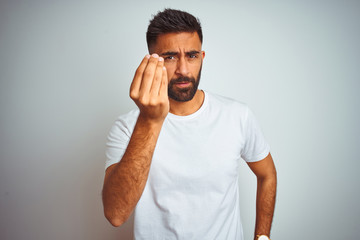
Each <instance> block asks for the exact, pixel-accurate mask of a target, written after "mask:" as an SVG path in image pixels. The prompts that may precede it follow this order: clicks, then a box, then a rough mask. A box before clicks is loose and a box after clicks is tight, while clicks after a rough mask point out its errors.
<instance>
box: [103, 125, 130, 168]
mask: <svg viewBox="0 0 360 240" xmlns="http://www.w3.org/2000/svg"><path fill="white" fill-rule="evenodd" d="M130 137H131V130H130V129H129V127H128V126H127V124H126V123H125V122H124V121H123V120H122V119H121V118H119V119H118V120H117V121H116V122H115V124H114V125H113V126H112V128H111V129H110V131H109V134H108V137H107V143H106V151H105V155H106V161H105V169H107V168H108V167H109V166H111V165H112V164H115V163H118V162H120V160H121V158H122V157H123V155H124V153H125V151H126V148H127V146H128V143H129V141H130Z"/></svg>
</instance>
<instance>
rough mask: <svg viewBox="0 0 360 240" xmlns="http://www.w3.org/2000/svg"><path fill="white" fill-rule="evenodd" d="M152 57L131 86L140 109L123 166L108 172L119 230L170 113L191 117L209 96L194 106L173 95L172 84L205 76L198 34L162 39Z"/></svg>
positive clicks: (111, 216) (107, 210)
mask: <svg viewBox="0 0 360 240" xmlns="http://www.w3.org/2000/svg"><path fill="white" fill-rule="evenodd" d="M193 51H197V52H199V53H200V54H197V58H196V59H195V60H194V58H193V56H192V55H191V54H189V53H190V52H193ZM150 53H151V54H152V55H151V56H150V55H147V56H145V57H144V59H143V60H142V62H141V63H140V65H139V67H138V68H137V70H136V72H135V76H134V78H133V81H132V84H131V87H130V97H131V99H132V100H133V101H134V102H135V103H136V105H137V106H138V107H139V110H140V114H139V117H138V119H137V122H136V124H135V128H134V131H133V134H132V136H131V138H130V141H129V144H128V147H127V149H126V151H125V153H124V156H123V158H122V159H121V161H120V162H119V163H117V164H113V165H111V166H110V167H108V168H107V169H106V172H105V179H104V186H103V194H102V196H103V205H104V214H105V217H106V218H107V219H108V221H109V222H110V223H111V224H112V225H113V226H120V225H122V224H123V223H124V222H125V221H126V220H127V219H128V218H129V216H130V215H131V213H132V212H133V210H134V208H135V206H136V204H137V202H138V201H139V199H140V197H141V194H142V192H143V190H144V187H145V184H146V181H147V178H148V174H149V169H150V165H151V159H152V156H153V153H154V149H155V146H156V142H157V139H158V136H159V133H160V130H161V127H162V124H163V122H164V120H165V118H166V116H167V114H168V113H169V111H170V112H171V113H174V114H177V115H188V114H191V113H194V112H196V111H197V110H198V109H199V108H200V106H201V105H202V102H203V100H204V93H203V92H202V91H199V90H198V91H197V92H196V93H195V96H194V97H193V99H192V100H190V101H188V102H176V101H174V100H172V99H169V98H168V94H167V91H168V89H167V88H168V79H174V78H177V77H180V76H186V77H194V78H196V77H197V75H198V73H199V71H200V68H201V64H202V60H203V58H204V56H205V53H204V52H203V51H201V42H200V39H199V36H198V35H197V33H177V34H173V33H169V34H164V35H161V36H159V37H158V39H157V42H156V44H155V45H154V46H152V48H151V49H150ZM156 53H158V54H156ZM169 53H172V54H169ZM173 53H175V55H174V54H173ZM159 54H160V55H161V57H159ZM170 55H171V56H170ZM177 87H179V88H181V87H188V86H182V85H181V84H180V85H179V86H177Z"/></svg>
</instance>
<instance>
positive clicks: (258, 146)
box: [241, 107, 270, 162]
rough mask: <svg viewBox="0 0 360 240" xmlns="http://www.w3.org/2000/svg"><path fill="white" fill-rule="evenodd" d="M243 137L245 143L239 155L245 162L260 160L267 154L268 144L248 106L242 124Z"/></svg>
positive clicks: (268, 150)
mask: <svg viewBox="0 0 360 240" xmlns="http://www.w3.org/2000/svg"><path fill="white" fill-rule="evenodd" d="M244 138H245V144H244V147H243V149H242V151H241V157H242V158H243V159H244V160H245V161H246V162H256V161H260V160H262V159H264V158H265V157H266V156H267V155H268V154H269V152H270V146H269V144H268V143H267V141H266V139H265V137H264V135H263V133H262V131H261V128H260V125H259V123H258V122H257V120H256V118H255V116H254V114H253V113H252V111H251V110H250V109H249V108H248V107H247V113H246V118H245V124H244Z"/></svg>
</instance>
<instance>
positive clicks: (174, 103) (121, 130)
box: [103, 9, 276, 240]
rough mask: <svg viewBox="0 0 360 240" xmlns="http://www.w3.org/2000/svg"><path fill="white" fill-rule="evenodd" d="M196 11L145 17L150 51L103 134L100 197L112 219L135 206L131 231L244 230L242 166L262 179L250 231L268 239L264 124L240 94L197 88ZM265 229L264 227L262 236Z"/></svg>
mask: <svg viewBox="0 0 360 240" xmlns="http://www.w3.org/2000/svg"><path fill="white" fill-rule="evenodd" d="M202 38H203V37H202V31H201V26H200V23H199V21H198V20H197V19H196V18H195V17H194V16H192V15H190V14H189V13H186V12H182V11H177V10H172V9H165V10H164V11H163V12H159V13H158V14H157V15H156V16H155V17H154V18H153V19H152V20H151V22H150V25H149V27H148V31H147V44H148V49H149V53H150V54H151V55H146V56H145V57H144V59H143V60H142V62H141V63H140V65H139V67H138V69H137V70H136V73H135V76H134V79H133V81H132V84H131V88H130V97H131V98H132V99H133V100H134V102H135V103H136V105H137V106H138V109H136V110H133V111H131V112H129V113H128V114H125V115H122V116H120V117H119V119H118V120H117V121H116V123H115V125H114V126H113V127H112V129H111V131H110V133H109V138H108V144H107V152H106V155H107V160H106V174H105V180H104V187H103V204H104V212H105V216H106V218H107V219H108V220H109V221H110V223H111V224H112V225H114V226H120V225H121V224H122V223H124V222H125V221H126V220H127V219H128V217H129V216H130V215H131V213H132V212H133V211H134V210H135V224H134V232H135V239H156V240H158V239H243V233H242V227H241V222H240V211H239V194H238V174H239V171H238V166H239V161H240V159H241V158H243V159H244V160H245V161H246V162H247V163H248V165H249V167H250V169H251V170H252V171H253V172H254V173H255V174H256V176H257V179H258V188H257V200H256V201H257V202H256V226H255V237H254V239H261V240H262V239H269V238H268V236H270V228H271V222H272V217H273V211H274V205H275V195H276V170H275V167H274V163H273V160H272V158H271V155H270V153H269V145H268V144H267V142H266V141H265V139H264V137H263V135H262V133H261V131H260V128H259V126H258V124H257V122H256V120H255V118H254V116H253V114H252V112H251V111H250V110H249V108H248V107H247V106H246V105H245V104H243V103H240V102H237V101H234V100H231V99H228V98H224V97H221V96H218V95H215V94H211V93H208V92H206V91H202V90H198V84H199V81H200V75H201V68H202V62H203V59H204V57H205V52H204V51H203V50H202ZM260 235H261V236H260Z"/></svg>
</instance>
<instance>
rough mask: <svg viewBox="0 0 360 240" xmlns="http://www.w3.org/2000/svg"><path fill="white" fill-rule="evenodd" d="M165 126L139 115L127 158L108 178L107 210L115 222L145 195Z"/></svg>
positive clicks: (123, 217) (126, 153) (114, 223)
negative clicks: (162, 129)
mask: <svg viewBox="0 0 360 240" xmlns="http://www.w3.org/2000/svg"><path fill="white" fill-rule="evenodd" d="M161 126H162V122H160V123H150V122H148V121H146V120H144V119H143V118H141V116H139V118H138V121H137V123H136V125H135V128H134V131H133V134H132V136H131V139H130V141H129V144H128V147H127V149H126V152H125V154H124V156H123V158H122V159H121V161H120V162H119V163H118V164H116V165H115V166H114V167H113V169H112V170H111V172H110V173H109V174H108V176H107V177H106V179H105V181H104V187H103V204H104V213H105V216H106V218H107V219H108V220H109V221H110V222H111V224H112V225H114V226H120V225H121V224H122V223H124V222H125V221H126V220H127V219H128V217H129V216H130V215H131V213H132V211H133V209H134V208H135V206H136V204H137V202H138V201H139V199H140V197H141V194H142V192H143V190H144V188H145V184H146V181H147V178H148V174H149V169H150V165H151V159H152V156H153V153H154V149H155V146H156V142H157V139H158V136H159V133H160V130H161Z"/></svg>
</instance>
